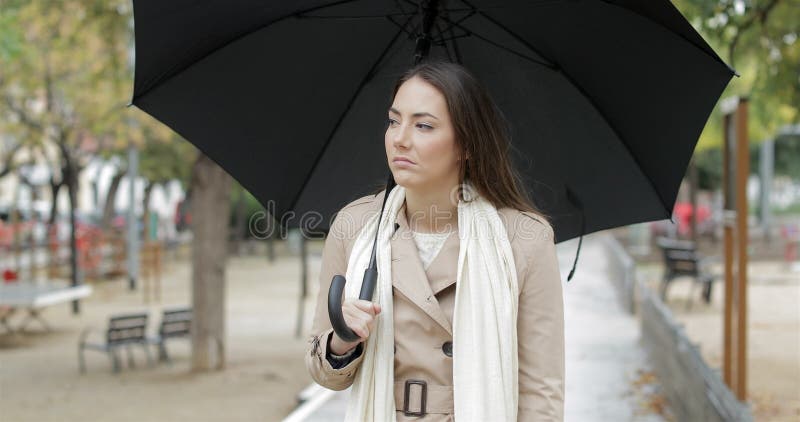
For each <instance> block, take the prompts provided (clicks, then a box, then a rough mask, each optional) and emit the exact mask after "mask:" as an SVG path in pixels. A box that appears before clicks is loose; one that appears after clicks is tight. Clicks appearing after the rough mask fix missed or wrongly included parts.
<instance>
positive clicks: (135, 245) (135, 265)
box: [128, 145, 139, 290]
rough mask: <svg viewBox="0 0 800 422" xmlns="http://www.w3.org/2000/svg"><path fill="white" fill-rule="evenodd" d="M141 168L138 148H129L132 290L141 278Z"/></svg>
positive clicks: (129, 278) (130, 269) (130, 282)
mask: <svg viewBox="0 0 800 422" xmlns="http://www.w3.org/2000/svg"><path fill="white" fill-rule="evenodd" d="M138 167H139V152H138V151H137V150H136V146H134V145H131V146H130V147H128V181H129V186H130V190H129V192H128V280H129V288H130V290H136V281H137V280H138V278H139V231H138V230H137V226H138V224H137V220H136V176H137V173H138V170H139V169H138Z"/></svg>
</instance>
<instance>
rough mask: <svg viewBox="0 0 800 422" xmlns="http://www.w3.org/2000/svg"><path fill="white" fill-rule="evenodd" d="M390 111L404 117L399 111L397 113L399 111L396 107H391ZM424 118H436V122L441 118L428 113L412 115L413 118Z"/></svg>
mask: <svg viewBox="0 0 800 422" xmlns="http://www.w3.org/2000/svg"><path fill="white" fill-rule="evenodd" d="M389 111H390V112H392V113H394V114H399V115H401V116H402V115H403V114H402V113H400V112H399V111H397V109H396V108H394V107H389ZM422 116H430V117H433V118H434V119H436V120H439V118H438V117H436V116H434V115H433V114H430V113H428V112H418V113H414V114H412V115H411V117H422Z"/></svg>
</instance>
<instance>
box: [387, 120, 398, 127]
mask: <svg viewBox="0 0 800 422" xmlns="http://www.w3.org/2000/svg"><path fill="white" fill-rule="evenodd" d="M392 123H397V121H396V120H394V119H387V120H386V124H387V125H388V126H391V125H392Z"/></svg>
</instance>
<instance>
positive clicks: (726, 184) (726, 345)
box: [722, 113, 736, 389]
mask: <svg viewBox="0 0 800 422" xmlns="http://www.w3.org/2000/svg"><path fill="white" fill-rule="evenodd" d="M732 120H733V117H732V115H731V114H729V113H726V114H725V116H724V117H723V130H724V133H723V140H722V157H723V158H722V194H723V207H722V208H723V209H722V229H723V246H722V247H723V251H724V252H723V255H724V258H725V259H724V261H723V264H724V275H725V291H724V293H725V297H724V315H723V319H722V323H723V338H722V379H723V381H725V384H726V385H727V386H728V387H731V389H732V387H733V356H732V349H733V348H732V346H731V345H732V344H733V323H732V321H733V221H734V220H735V219H734V217H735V215H736V211H734V210H733V191H732V189H731V188H730V185H731V172H732V169H731V148H730V139H731V137H732V136H733V131H734V128H733V127H732V126H731V123H732Z"/></svg>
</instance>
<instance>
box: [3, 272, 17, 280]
mask: <svg viewBox="0 0 800 422" xmlns="http://www.w3.org/2000/svg"><path fill="white" fill-rule="evenodd" d="M17 278H18V275H17V272H16V271H11V270H5V271H3V282H4V283H13V282H15V281H17Z"/></svg>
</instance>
